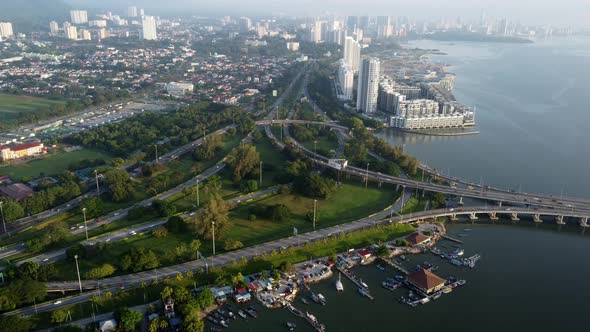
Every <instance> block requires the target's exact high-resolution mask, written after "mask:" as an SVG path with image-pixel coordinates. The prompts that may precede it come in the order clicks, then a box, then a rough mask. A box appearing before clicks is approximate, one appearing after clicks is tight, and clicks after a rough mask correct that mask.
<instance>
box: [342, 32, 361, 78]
mask: <svg viewBox="0 0 590 332" xmlns="http://www.w3.org/2000/svg"><path fill="white" fill-rule="evenodd" d="M360 58H361V46H360V45H359V43H358V42H357V41H356V40H354V38H352V37H346V38H345V39H344V62H345V63H346V65H347V66H348V67H349V68H350V69H352V71H353V72H355V73H356V72H358V70H359V61H360Z"/></svg>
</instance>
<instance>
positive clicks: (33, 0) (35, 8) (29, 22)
mask: <svg viewBox="0 0 590 332" xmlns="http://www.w3.org/2000/svg"><path fill="white" fill-rule="evenodd" d="M0 8H1V9H0V21H8V22H12V24H13V28H14V32H15V33H19V32H22V33H29V32H31V31H38V30H48V29H49V21H51V20H55V21H58V22H59V23H60V24H61V23H62V22H63V21H65V20H67V19H69V10H70V6H69V5H67V4H66V3H65V2H64V1H62V0H0Z"/></svg>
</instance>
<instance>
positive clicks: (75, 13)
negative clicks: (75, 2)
mask: <svg viewBox="0 0 590 332" xmlns="http://www.w3.org/2000/svg"><path fill="white" fill-rule="evenodd" d="M70 18H71V21H72V24H84V23H88V12H87V11H85V10H70Z"/></svg>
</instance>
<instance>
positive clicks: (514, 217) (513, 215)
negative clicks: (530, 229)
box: [510, 212, 520, 221]
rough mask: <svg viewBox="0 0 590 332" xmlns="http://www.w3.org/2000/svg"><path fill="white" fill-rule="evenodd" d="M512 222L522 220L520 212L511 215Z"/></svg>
mask: <svg viewBox="0 0 590 332" xmlns="http://www.w3.org/2000/svg"><path fill="white" fill-rule="evenodd" d="M510 220H512V221H519V220H520V219H518V212H512V213H511V214H510Z"/></svg>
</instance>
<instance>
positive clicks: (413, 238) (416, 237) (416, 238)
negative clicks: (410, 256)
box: [406, 233, 430, 246]
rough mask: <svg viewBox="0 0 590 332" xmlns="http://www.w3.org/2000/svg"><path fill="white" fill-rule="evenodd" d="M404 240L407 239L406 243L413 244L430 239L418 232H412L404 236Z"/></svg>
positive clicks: (422, 242)
mask: <svg viewBox="0 0 590 332" xmlns="http://www.w3.org/2000/svg"><path fill="white" fill-rule="evenodd" d="M406 240H407V241H408V243H410V245H413V246H415V245H419V244H424V243H426V242H428V241H430V236H426V235H424V234H420V233H412V234H410V235H408V236H407V237H406Z"/></svg>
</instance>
